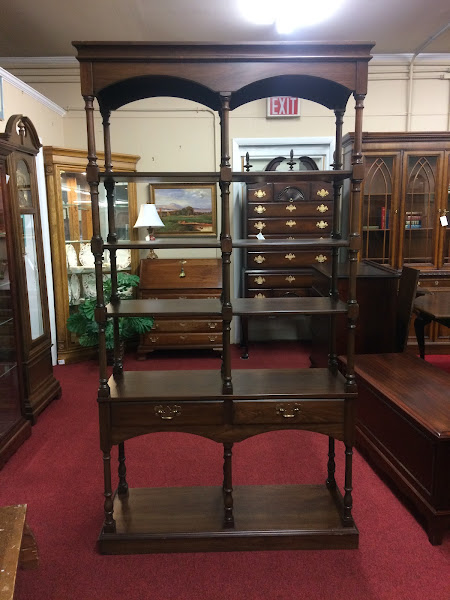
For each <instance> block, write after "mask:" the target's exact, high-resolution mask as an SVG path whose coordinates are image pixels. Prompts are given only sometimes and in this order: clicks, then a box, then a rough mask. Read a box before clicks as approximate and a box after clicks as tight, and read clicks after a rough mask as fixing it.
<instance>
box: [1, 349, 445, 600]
mask: <svg viewBox="0 0 450 600" xmlns="http://www.w3.org/2000/svg"><path fill="white" fill-rule="evenodd" d="M233 350H234V356H233V365H234V368H252V367H260V366H271V367H293V366H298V367H307V366H308V365H309V361H308V349H307V347H305V348H303V349H302V348H301V347H300V346H299V345H298V344H286V343H283V344H281V343H280V344H270V346H264V345H259V346H257V345H252V346H251V348H250V359H249V360H248V361H242V360H240V358H239V355H238V349H237V348H234V349H233ZM429 360H430V362H433V360H434V357H433V358H432V357H430V358H429ZM438 362H439V361H438ZM448 362H449V361H448V357H447V363H446V364H447V366H448ZM218 364H219V359H218V357H217V356H214V355H213V354H211V353H209V352H205V353H201V352H197V353H195V355H194V353H190V354H188V353H184V352H180V353H175V354H174V353H162V352H160V353H155V354H153V355H151V356H150V358H149V359H148V360H147V361H145V362H138V361H135V360H134V359H133V358H132V357H128V356H127V357H126V368H128V369H148V368H152V369H153V368H155V369H161V368H162V369H174V368H175V369H176V368H182V369H197V368H217V366H218ZM55 373H56V376H57V378H58V379H59V380H60V382H61V386H62V390H63V395H62V398H61V399H59V400H57V401H55V402H54V403H53V404H52V405H51V406H49V407H48V408H47V409H46V410H45V411H44V413H43V414H42V415H41V416H40V417H39V420H38V423H37V424H36V425H35V426H34V428H33V433H32V436H31V438H30V439H29V440H28V441H27V442H26V443H25V444H24V445H23V446H22V447H21V448H20V449H19V451H18V452H17V453H16V454H15V455H14V456H13V457H12V459H11V460H10V461H9V462H8V463H7V464H6V466H5V467H4V469H3V470H2V471H1V482H2V485H1V488H0V503H1V504H2V505H7V504H15V503H26V504H28V521H29V524H30V526H31V527H32V529H33V530H34V533H35V536H36V539H37V542H38V545H39V553H40V559H41V565H40V567H39V569H38V570H36V571H19V573H18V578H17V584H16V589H17V592H16V600H94V599H95V600H123V599H126V600H146V599H151V600H194V599H195V600H197V599H207V600H243V599H245V600H262V599H264V600H284V599H286V600H290V599H299V600H319V599H320V600H331V599H333V600H341V599H342V600H449V599H450V535H447V536H446V537H445V540H444V543H443V545H442V546H436V547H433V546H431V545H430V543H429V542H428V539H427V536H426V534H425V531H424V530H423V529H422V527H421V526H420V525H419V524H418V523H417V521H416V519H415V518H414V517H413V516H412V515H411V514H410V512H409V511H408V510H407V509H406V508H405V507H404V505H403V504H402V503H401V502H400V501H399V500H398V499H397V498H396V496H395V495H394V494H393V492H392V491H391V490H390V489H389V488H388V487H387V486H386V485H385V484H384V483H383V482H382V481H380V479H379V478H378V477H377V475H376V474H375V473H374V472H373V471H372V469H371V468H370V467H369V466H368V465H367V464H366V462H365V461H364V460H363V459H362V458H361V456H360V455H359V454H358V453H357V452H356V453H355V460H354V497H353V498H354V517H355V521H356V524H357V526H358V528H359V530H360V548H359V549H358V550H325V551H296V552H288V551H281V552H253V553H252V552H236V553H211V554H166V555H164V554H161V555H138V556H136V555H135V556H101V555H99V554H97V552H96V550H95V541H96V538H97V535H98V533H99V531H100V527H101V523H102V519H103V496H102V486H103V478H102V457H101V452H100V449H99V443H98V426H97V405H96V388H97V382H98V370H97V365H96V364H95V363H94V362H89V363H82V364H78V365H68V366H59V367H56V368H55ZM126 447H127V457H128V460H127V465H128V480H129V483H130V485H131V486H134V487H139V486H152V485H154V486H164V485H220V484H221V477H222V476H221V473H222V447H221V446H219V445H218V444H215V443H214V442H211V441H209V440H206V439H202V438H198V437H195V436H189V435H186V434H176V433H174V434H153V435H149V436H144V437H141V438H138V439H134V440H131V441H130V442H128V443H127V444H126ZM326 453H327V439H326V438H325V437H324V436H320V435H318V434H312V433H309V432H295V431H292V432H273V433H268V434H264V435H261V436H256V437H254V438H252V439H249V440H246V441H245V442H242V443H240V444H236V445H235V447H234V463H233V468H234V483H235V484H236V485H238V484H244V483H246V484H258V483H267V484H270V483H274V484H275V483H302V482H304V483H322V482H323V480H324V478H325V471H326V460H327V457H326ZM338 459H339V463H338V473H337V477H338V482H339V484H341V481H342V477H341V476H342V463H343V460H342V459H343V452H342V445H341V444H338ZM0 596H1V594H0Z"/></svg>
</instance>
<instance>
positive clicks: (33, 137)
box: [0, 115, 61, 422]
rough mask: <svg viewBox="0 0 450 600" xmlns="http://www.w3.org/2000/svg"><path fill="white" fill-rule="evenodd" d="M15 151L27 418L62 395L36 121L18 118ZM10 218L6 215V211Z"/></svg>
mask: <svg viewBox="0 0 450 600" xmlns="http://www.w3.org/2000/svg"><path fill="white" fill-rule="evenodd" d="M2 142H3V144H4V145H5V147H9V149H10V153H9V154H8V156H7V158H6V167H7V173H8V175H9V183H8V195H7V196H6V198H7V205H8V207H7V214H8V219H7V220H8V222H9V234H10V235H11V238H12V239H11V242H12V252H13V255H12V262H11V263H10V264H9V267H10V269H9V272H10V273H11V272H12V270H11V267H12V268H13V270H14V276H15V279H16V282H17V291H18V309H19V319H18V326H19V327H20V342H21V344H20V357H19V358H20V361H21V364H22V368H23V371H22V375H23V377H22V383H23V390H24V406H25V414H26V416H27V417H28V418H29V419H31V420H32V421H33V422H35V420H36V418H37V416H38V414H39V413H40V412H41V411H42V410H43V409H44V408H45V407H46V406H47V405H48V404H49V402H51V401H52V400H53V399H54V398H55V397H56V396H58V395H59V394H60V391H61V390H60V385H59V382H58V381H57V380H56V379H55V378H54V376H53V367H52V358H51V333H50V319H49V313H48V300H47V285H46V277H45V265H44V250H43V245H42V229H41V219H40V209H39V195H38V188H37V178H36V162H35V157H36V155H37V153H38V152H39V149H40V147H41V144H40V142H39V138H38V135H37V133H36V130H35V128H34V126H33V124H32V123H31V121H30V120H29V119H28V118H27V117H24V116H22V115H13V116H12V117H11V118H10V119H9V120H8V123H7V125H6V130H5V133H3V134H1V135H0V143H2ZM5 214H6V213H5Z"/></svg>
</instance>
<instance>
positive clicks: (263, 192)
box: [247, 183, 273, 202]
mask: <svg viewBox="0 0 450 600" xmlns="http://www.w3.org/2000/svg"><path fill="white" fill-rule="evenodd" d="M272 200H273V186H272V184H271V183H266V184H263V185H248V186H247V202H261V201H263V202H271V201H272Z"/></svg>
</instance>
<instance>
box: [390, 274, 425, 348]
mask: <svg viewBox="0 0 450 600" xmlns="http://www.w3.org/2000/svg"><path fill="white" fill-rule="evenodd" d="M418 281H419V271H418V270H417V269H412V268H411V267H403V269H402V273H401V275H400V281H399V284H398V294H397V310H396V317H395V333H396V335H395V351H396V352H403V350H405V348H406V344H407V341H408V332H409V325H410V322H411V315H412V311H413V304H414V300H415V298H416V293H417V282H418Z"/></svg>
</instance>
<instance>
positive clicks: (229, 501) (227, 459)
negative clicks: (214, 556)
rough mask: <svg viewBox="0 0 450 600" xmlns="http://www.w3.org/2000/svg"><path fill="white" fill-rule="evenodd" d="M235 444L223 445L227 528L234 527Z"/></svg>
mask: <svg viewBox="0 0 450 600" xmlns="http://www.w3.org/2000/svg"><path fill="white" fill-rule="evenodd" d="M232 448H233V444H224V445H223V504H224V519H223V526H224V527H225V528H227V529H229V528H231V527H234V515H233V487H232V470H231V466H232V465H231V457H232Z"/></svg>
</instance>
